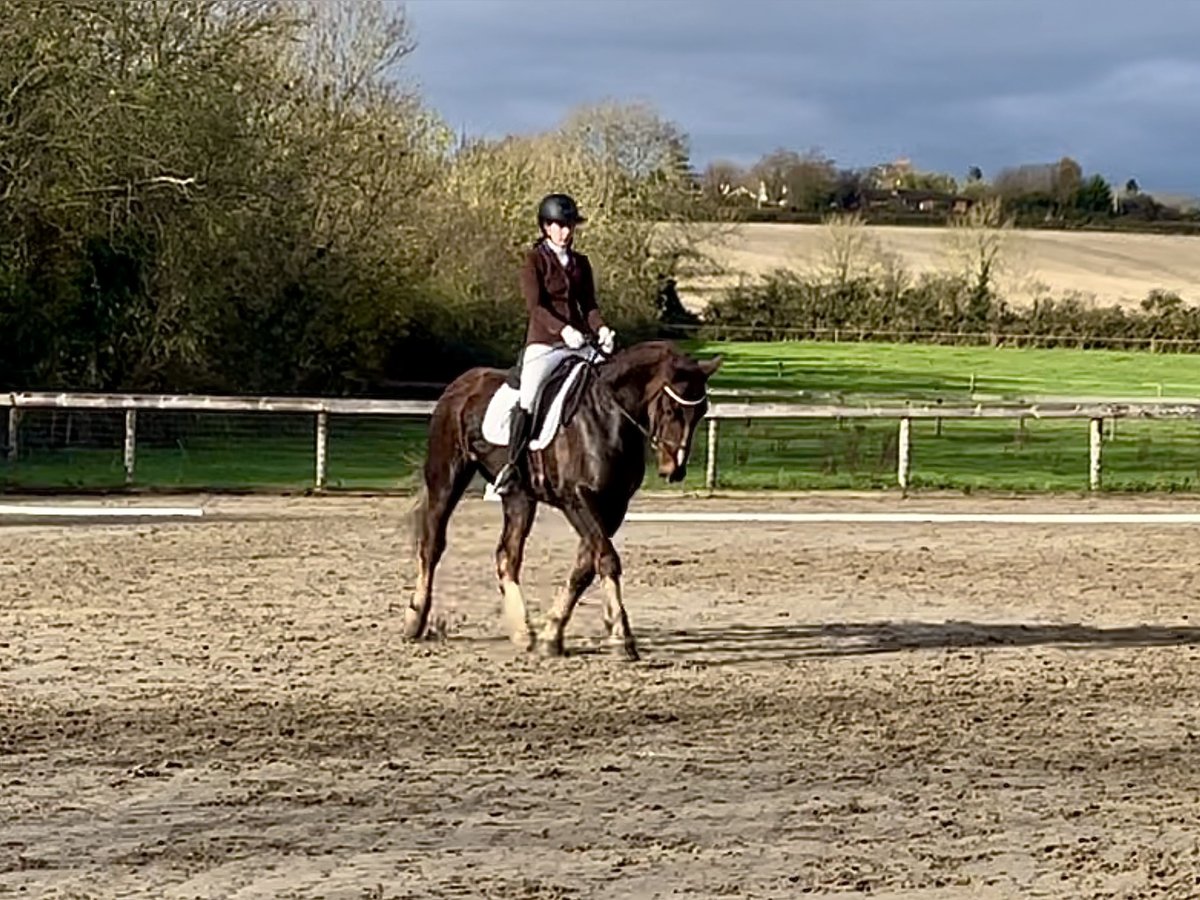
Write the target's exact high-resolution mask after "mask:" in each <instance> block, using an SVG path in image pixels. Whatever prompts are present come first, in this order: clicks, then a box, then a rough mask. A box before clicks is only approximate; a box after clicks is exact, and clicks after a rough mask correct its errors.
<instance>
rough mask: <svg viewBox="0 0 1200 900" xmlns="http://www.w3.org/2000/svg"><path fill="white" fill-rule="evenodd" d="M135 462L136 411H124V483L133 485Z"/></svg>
mask: <svg viewBox="0 0 1200 900" xmlns="http://www.w3.org/2000/svg"><path fill="white" fill-rule="evenodd" d="M136 461H137V410H136V409H127V410H125V483H126V484H133V467H134V464H135V462H136Z"/></svg>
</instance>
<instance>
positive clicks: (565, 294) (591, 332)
mask: <svg viewBox="0 0 1200 900" xmlns="http://www.w3.org/2000/svg"><path fill="white" fill-rule="evenodd" d="M585 221H586V219H584V217H583V216H582V215H581V214H580V212H579V207H578V206H577V205H576V203H575V201H574V199H572V198H571V197H570V196H568V195H567V194H548V195H547V196H546V197H544V198H543V199H542V202H541V204H540V205H539V206H538V228H539V229H540V230H541V233H542V236H541V238H539V239H538V241H537V242H536V243H535V244H534V245H533V248H532V249H531V250H530V251H529V252H528V253H527V254H526V255H525V263H524V265H523V266H522V267H521V293H522V294H523V295H524V297H525V307H526V309H527V310H528V312H529V326H528V328H527V329H526V331H525V350H524V351H523V353H522V355H521V388H520V394H521V396H520V402H519V403H518V404H517V406H516V408H515V409H514V410H513V413H512V419H511V420H510V423H509V439H508V463H507V464H506V465H505V466H504V468H502V469H501V470H500V472H499V474H497V476H496V483H495V489H496V492H497V493H500V494H504V493H507V492H508V491H510V490H512V488H513V487H514V486H515V485H516V484H517V483H518V482H519V481H520V476H519V470H518V465H519V462H520V459H521V454H522V453H523V452H524V450H525V445H526V443H527V442H528V440H529V430H530V424H531V421H530V420H531V418H532V416H531V415H530V414H531V413H532V411H533V404H534V401H535V400H536V399H537V396H538V391H539V390H540V389H541V386H542V384H544V383H545V381H546V379H548V378H549V377H550V375H551V373H552V372H554V370H555V369H556V368H558V364H559V363H560V362H562V360H563V359H564V358H565V357H568V356H586V355H587V353H588V350H587V343H588V338H589V337H592V338H593V339H594V340H595V343H596V344H597V345H598V346H599V347H600V349H601V350H603V351H604V352H605V353H606V354H611V353H612V352H613V347H614V346H615V340H616V334H615V333H614V332H613V330H612V329H611V328H609V327H608V326H607V325H605V324H604V320H603V319H602V318H601V316H600V310H599V309H598V308H597V306H596V284H595V280H594V278H593V276H592V266H591V263H589V262H588V258H587V257H586V256H584V255H583V254H582V253H576V252H575V251H574V250H573V249H571V244H572V242H573V240H574V237H575V230H576V228H577V227H578V226H579V225H581V224H583V222H585Z"/></svg>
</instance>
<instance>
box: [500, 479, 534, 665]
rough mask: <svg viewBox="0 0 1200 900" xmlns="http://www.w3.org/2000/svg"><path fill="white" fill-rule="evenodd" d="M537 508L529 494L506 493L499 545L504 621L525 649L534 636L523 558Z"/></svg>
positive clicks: (517, 643) (509, 632)
mask: <svg viewBox="0 0 1200 900" xmlns="http://www.w3.org/2000/svg"><path fill="white" fill-rule="evenodd" d="M536 511H537V501H536V500H534V499H533V498H531V497H529V496H528V495H526V494H524V493H521V492H519V491H518V492H516V493H511V494H507V495H505V497H504V533H503V534H502V535H501V537H500V546H499V547H497V548H496V577H497V578H498V579H499V580H500V593H501V594H502V595H503V596H504V623H505V625H506V626H507V627H508V634H509V637H510V638H511V639H512V642H513V643H514V644H516V645H517V646H518V647H520V648H521V649H523V650H530V649H532V648H533V642H534V637H533V629H532V627H531V626H530V624H529V611H528V609H527V608H526V606H525V597H524V596H523V595H522V593H521V584H520V581H521V561H522V559H523V558H524V555H525V539H526V538H528V537H529V530H530V529H531V528H532V527H533V518H534V513H535V512H536Z"/></svg>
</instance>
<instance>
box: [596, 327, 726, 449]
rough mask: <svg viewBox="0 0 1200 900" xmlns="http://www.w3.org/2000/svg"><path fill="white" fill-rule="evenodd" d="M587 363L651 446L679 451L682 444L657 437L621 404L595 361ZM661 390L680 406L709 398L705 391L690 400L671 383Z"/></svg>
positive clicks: (602, 352)
mask: <svg viewBox="0 0 1200 900" xmlns="http://www.w3.org/2000/svg"><path fill="white" fill-rule="evenodd" d="M593 349H594V350H595V351H596V352H597V353H598V354H600V355H601V356H603V357H604V358H605V359H610V358H611V357H610V355H609V354H607V353H605V352H604V351H603V350H601V349H600V348H599V347H593ZM587 365H588V369H589V370H590V372H591V375H592V377H593V378H595V379H596V380H597V381H598V382H599V383H600V384H603V385H604V387H605V388H606V389H607V390H608V392H609V394H610V395H611V396H612V398H613V403H614V405H615V406H616V407H617V411H618V412H620V413H621V415H623V416H624V417H625V418H626V419H628V420H629V422H630V423H631V424H632V425H633V427H634V428H636V429H637V430H638V431H640V432H641V433H642V435H643V436H644V437H645V438H646V440H647V441H649V442H650V446H651V447H653V448H655V449H658V448H659V447H668V448H671V449H673V450H674V451H675V452H678V451H679V450H680V449H681V448H680V446H679V445H677V444H673V443H670V442H668V441H663V440H660V439H659V438H658V437H656V436H655V435H654V434H652V433H651V431H650V429H648V428H646V427H645V426H644V425H642V423H641V422H639V421H638V420H637V419H635V418H634V417H633V414H632V413H631V412H629V410H627V409H626V408H625V407H624V406H622V405H621V404H620V402H619V401H618V400H617V395H616V393H615V392H614V391H613V390H612V388H610V387H609V386H608V385H607V384H605V382H604V380H603V379H602V378H600V377H599V371H598V370H597V368H596V364H595V363H594V362H591V361H589V362H588V363H587ZM659 390H660V391H661V392H662V393H664V394H666V395H667V396H668V397H670V398H671V399H672V400H674V401H675V402H676V403H678V404H679V405H680V406H688V407H693V406H699V405H700V404H701V403H703V402H704V401H705V400H707V399H708V391H705V392H704V396H702V397H700V398H699V399H697V400H688V399H686V398H684V397H680V396H679V394H678V393H677V392H676V391H675V389H674V388H673V387H671V385H670V384H664V385H663V386H662V387H661V388H660V389H659Z"/></svg>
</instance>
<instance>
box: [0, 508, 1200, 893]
mask: <svg viewBox="0 0 1200 900" xmlns="http://www.w3.org/2000/svg"><path fill="white" fill-rule="evenodd" d="M179 502H182V501H181V500H180V498H172V500H171V503H172V504H177V503H179ZM207 502H208V506H209V511H210V513H212V515H210V516H209V517H208V518H206V519H205V520H203V521H202V522H199V523H196V522H175V523H165V522H162V523H151V522H140V523H136V524H129V525H116V524H110V523H104V524H83V525H43V524H28V523H26V524H0V541H3V547H4V553H3V555H2V556H0V897H4V896H13V897H17V896H20V897H60V898H67V897H71V898H84V897H105V898H107V897H154V898H193V897H203V898H218V897H220V898H300V897H303V898H317V897H321V898H347V900H350V898H354V900H361V898H385V897H386V898H398V897H520V898H575V897H673V896H696V897H717V896H738V897H794V896H797V895H800V894H801V893H803V892H808V893H811V894H826V893H869V894H870V895H871V896H874V897H905V898H959V897H968V896H969V897H984V898H990V897H1021V898H1032V897H1061V898H1083V897H1107V898H1117V897H1119V898H1132V897H1178V898H1185V897H1196V896H1200V767H1198V766H1197V764H1196V759H1197V751H1198V750H1200V653H1198V652H1197V643H1198V642H1200V629H1198V628H1197V627H1196V624H1195V623H1194V622H1193V620H1192V619H1191V618H1190V617H1191V616H1192V614H1193V612H1194V610H1195V606H1196V594H1197V587H1198V580H1200V576H1198V574H1197V572H1198V570H1197V567H1196V565H1195V562H1194V560H1193V559H1192V556H1193V554H1194V552H1195V547H1196V543H1197V538H1198V537H1200V535H1198V534H1197V528H1195V527H1186V526H1172V527H1162V526H1135V527H1095V526H1090V527H1063V526H1057V527H1028V526H1016V525H1009V526H929V525H878V526H874V525H873V526H861V525H859V526H844V525H827V524H826V525H812V526H795V525H792V526H749V525H748V526H739V527H737V528H730V527H729V526H717V525H670V526H663V525H658V524H649V523H645V524H643V523H629V524H627V525H626V527H625V528H624V529H623V531H622V532H621V534H620V547H621V549H622V551H623V554H624V559H625V564H626V570H627V603H628V606H629V609H630V615H631V617H632V621H633V626H634V628H635V630H636V631H637V633H638V634H639V635H640V637H641V638H642V646H643V650H644V651H645V660H644V661H643V662H641V663H638V664H632V665H631V664H627V663H624V662H621V661H619V660H618V659H616V658H614V657H612V656H609V655H608V654H607V653H600V652H597V651H596V650H595V649H594V648H596V647H597V646H598V640H597V639H598V636H599V634H600V632H601V627H602V626H601V622H600V604H599V602H598V599H599V598H598V596H597V595H596V592H595V591H594V592H593V593H592V594H589V595H588V596H587V597H586V598H585V601H584V605H583V606H582V607H581V609H580V610H579V612H578V614H577V616H576V618H575V620H574V621H573V623H572V628H571V630H570V632H569V634H568V640H569V646H570V647H571V648H572V649H573V650H574V651H575V653H574V654H573V655H572V656H570V657H569V658H567V659H564V660H542V659H539V658H537V657H533V656H527V655H524V654H521V653H519V652H518V651H516V650H515V649H513V648H512V647H510V645H509V644H508V643H507V642H506V641H505V640H504V638H503V636H502V635H501V634H500V633H499V628H500V620H499V616H498V595H497V593H496V590H495V586H494V584H493V581H492V564H491V553H492V547H493V545H494V542H495V540H496V537H497V526H498V523H499V510H498V508H497V507H496V506H495V505H493V504H485V503H483V502H481V501H478V500H471V501H468V502H467V503H466V504H465V505H464V507H463V508H462V509H461V510H460V512H459V514H458V516H457V517H456V518H455V520H454V523H453V527H452V531H451V544H450V552H449V554H448V556H447V559H446V561H445V564H444V568H443V570H442V572H441V578H440V581H439V583H438V587H439V589H440V590H439V596H440V598H441V601H442V603H443V604H444V606H443V608H444V610H445V612H446V614H447V615H448V617H449V618H450V621H451V623H452V629H451V633H450V636H449V637H448V639H446V640H444V641H440V642H433V643H425V644H421V645H416V646H413V645H406V644H403V643H402V642H401V641H400V640H399V637H398V635H399V626H400V616H399V615H398V612H397V610H398V604H399V603H401V602H402V600H401V597H402V592H401V586H402V584H404V583H406V582H407V581H408V580H409V579H410V577H411V567H410V564H409V561H408V552H407V542H406V538H405V532H404V530H403V509H404V505H405V501H403V500H398V499H353V498H336V499H308V500H304V499H294V500H284V499H262V498H246V499H218V500H212V501H207ZM668 504H669V506H670V507H671V508H673V509H684V508H689V507H690V506H693V505H695V506H700V507H702V508H704V509H707V510H713V509H718V508H726V507H737V508H749V507H751V506H754V507H758V508H765V507H768V506H769V507H771V508H774V509H795V510H815V509H841V510H864V509H866V510H869V509H894V508H897V507H903V508H907V509H918V508H929V507H933V508H936V509H938V510H941V511H953V510H973V511H977V510H980V509H988V508H990V509H1005V510H1011V509H1014V508H1016V509H1022V510H1039V509H1041V510H1049V509H1055V510H1061V509H1064V508H1067V509H1080V510H1082V509H1100V508H1119V509H1134V508H1137V509H1171V510H1193V509H1200V500H1196V499H1179V498H1158V499H1122V498H1117V497H1110V498H1100V499H1096V500H1089V499H1079V498H1074V499H1072V498H1063V499H1058V500H1055V499H1052V498H1043V499H1038V500H983V499H978V498H972V499H964V498H924V499H920V498H918V499H909V500H907V501H904V500H900V499H899V498H897V497H895V496H888V495H867V496H855V495H840V496H821V495H814V496H809V497H796V498H786V497H778V498H772V499H771V500H763V499H747V498H742V499H738V500H709V501H699V500H693V501H688V500H680V499H675V500H672V501H667V500H664V499H662V498H647V499H643V500H642V501H641V502H640V503H639V504H638V508H639V509H642V510H648V509H661V508H664V507H665V506H667V505H668ZM573 546H574V538H573V536H572V535H571V534H570V532H569V529H568V527H567V526H566V524H565V523H564V521H563V520H562V518H561V517H560V516H559V514H557V513H555V512H553V511H543V512H542V514H541V516H540V518H539V520H538V524H537V526H536V527H535V530H534V534H533V537H532V541H531V545H530V552H529V556H528V563H527V577H526V579H525V582H526V586H527V589H528V591H529V593H530V595H531V598H532V600H533V602H534V603H535V604H537V605H539V606H540V605H543V604H546V603H548V601H549V599H550V597H551V595H552V593H553V591H554V589H555V587H556V586H557V583H558V581H559V580H560V579H561V578H562V577H564V575H565V572H566V570H567V567H568V566H569V562H570V559H571V557H572V555H573Z"/></svg>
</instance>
